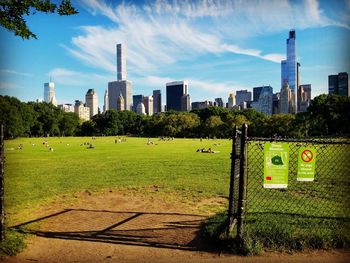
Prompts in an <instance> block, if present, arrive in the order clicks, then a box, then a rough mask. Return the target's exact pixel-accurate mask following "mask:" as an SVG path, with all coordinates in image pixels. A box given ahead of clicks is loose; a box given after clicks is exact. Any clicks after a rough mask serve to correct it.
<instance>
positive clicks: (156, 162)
mask: <svg viewBox="0 0 350 263" xmlns="http://www.w3.org/2000/svg"><path fill="white" fill-rule="evenodd" d="M44 140H47V141H48V144H49V147H52V148H53V151H52V152H51V151H50V150H49V147H46V146H45V145H43V141H44ZM147 141H148V139H147V138H127V141H126V142H122V143H119V144H115V137H97V139H96V140H92V138H91V137H66V138H45V139H43V138H34V139H33V138H25V139H23V138H22V139H16V140H8V141H6V142H5V157H6V163H5V187H6V188H5V198H6V210H7V211H8V212H9V213H10V214H11V212H18V211H21V210H26V209H30V208H32V207H33V206H35V205H38V204H42V203H44V202H47V201H50V200H52V199H53V198H55V197H56V196H60V195H62V194H72V193H74V192H79V191H84V190H89V191H99V190H102V189H106V188H114V187H122V188H136V189H139V190H142V189H143V188H144V187H147V186H154V185H156V186H157V187H159V189H160V191H161V192H163V193H177V194H179V195H181V196H184V197H186V198H200V197H211V196H219V195H225V196H226V195H227V194H228V188H229V172H230V171H229V169H230V158H229V156H230V150H231V143H230V141H229V140H203V141H200V140H199V139H175V140H173V141H160V140H159V139H157V138H152V141H153V142H154V144H153V145H147ZM84 142H90V143H92V144H93V145H94V146H95V148H94V149H88V146H86V145H83V146H81V144H83V143H84ZM19 144H23V149H22V150H20V149H17V147H18V145H19ZM32 144H35V146H32ZM214 144H220V145H218V146H214ZM209 147H211V148H212V149H214V150H216V151H220V153H216V154H204V153H197V152H196V150H197V149H198V148H209ZM8 220H9V221H10V222H11V217H10V218H8Z"/></svg>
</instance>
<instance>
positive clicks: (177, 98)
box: [166, 81, 188, 111]
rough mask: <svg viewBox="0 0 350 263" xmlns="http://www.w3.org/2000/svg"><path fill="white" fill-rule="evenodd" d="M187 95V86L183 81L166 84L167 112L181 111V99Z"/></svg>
mask: <svg viewBox="0 0 350 263" xmlns="http://www.w3.org/2000/svg"><path fill="white" fill-rule="evenodd" d="M186 94H188V84H187V82H185V81H174V82H169V83H166V107H167V111H170V110H175V111H181V101H182V100H181V99H182V96H183V95H186Z"/></svg>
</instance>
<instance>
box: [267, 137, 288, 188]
mask: <svg viewBox="0 0 350 263" xmlns="http://www.w3.org/2000/svg"><path fill="white" fill-rule="evenodd" d="M288 163H289V146H288V143H269V142H268V143H265V146H264V188H287V185H288Z"/></svg>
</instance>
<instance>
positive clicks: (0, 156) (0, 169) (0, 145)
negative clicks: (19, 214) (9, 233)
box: [0, 124, 5, 240]
mask: <svg viewBox="0 0 350 263" xmlns="http://www.w3.org/2000/svg"><path fill="white" fill-rule="evenodd" d="M4 175H5V172H4V125H3V124H0V240H4V238H5V206H4V194H5V192H4Z"/></svg>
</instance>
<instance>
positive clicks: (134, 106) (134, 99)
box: [132, 95, 144, 112]
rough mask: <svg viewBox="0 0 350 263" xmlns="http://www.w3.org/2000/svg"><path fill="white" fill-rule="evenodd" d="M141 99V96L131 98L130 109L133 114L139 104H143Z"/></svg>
mask: <svg viewBox="0 0 350 263" xmlns="http://www.w3.org/2000/svg"><path fill="white" fill-rule="evenodd" d="M143 97H144V96H143V95H134V96H132V100H133V106H132V109H133V111H134V112H137V106H139V104H140V103H142V102H143Z"/></svg>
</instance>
